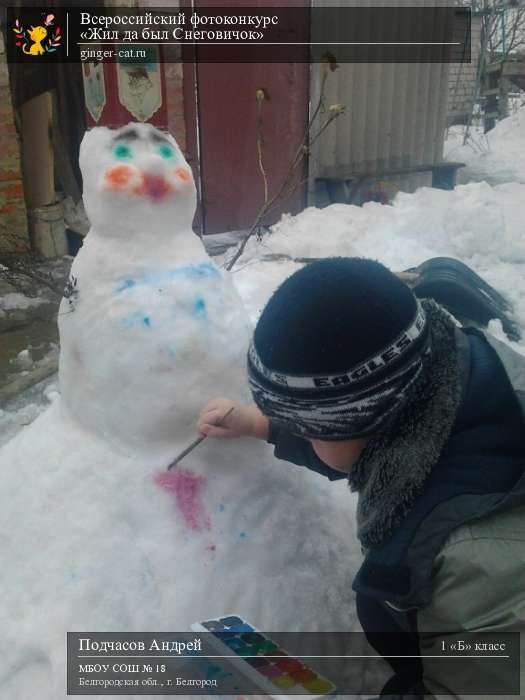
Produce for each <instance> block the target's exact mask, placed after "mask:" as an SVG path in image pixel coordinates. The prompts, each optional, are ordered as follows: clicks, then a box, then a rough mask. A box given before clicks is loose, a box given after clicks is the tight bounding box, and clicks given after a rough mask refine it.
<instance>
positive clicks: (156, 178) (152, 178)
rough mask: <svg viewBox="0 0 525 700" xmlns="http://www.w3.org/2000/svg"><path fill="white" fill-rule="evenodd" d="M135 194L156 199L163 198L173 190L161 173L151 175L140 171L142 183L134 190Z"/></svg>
mask: <svg viewBox="0 0 525 700" xmlns="http://www.w3.org/2000/svg"><path fill="white" fill-rule="evenodd" d="M135 192H136V194H140V195H145V196H147V197H151V199H153V200H155V201H158V200H160V199H164V197H166V196H167V195H169V194H171V193H172V192H173V188H172V186H171V185H170V184H169V182H167V181H166V180H165V179H164V177H162V175H151V174H149V173H142V183H141V184H140V186H139V187H137V189H136V190H135Z"/></svg>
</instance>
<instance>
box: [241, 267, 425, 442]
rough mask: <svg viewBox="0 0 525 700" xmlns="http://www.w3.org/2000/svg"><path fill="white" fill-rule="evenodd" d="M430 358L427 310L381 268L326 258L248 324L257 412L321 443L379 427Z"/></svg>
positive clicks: (290, 283)
mask: <svg viewBox="0 0 525 700" xmlns="http://www.w3.org/2000/svg"><path fill="white" fill-rule="evenodd" d="M429 353H430V333H429V328H428V323H427V321H426V317H425V312H424V310H423V308H422V306H421V303H420V302H419V300H418V299H417V298H416V297H415V296H414V294H413V293H412V291H411V290H410V289H409V288H408V287H407V286H406V285H405V284H404V283H403V282H402V281H401V280H400V279H399V278H398V277H396V276H395V275H394V274H393V273H392V272H390V270H388V269H387V268H386V267H385V266H384V265H381V264H380V263H378V262H376V261H374V260H367V259H364V258H326V259H324V260H321V261H318V262H314V263H311V264H310V265H307V266H306V267H304V268H302V269H301V270H299V271H297V272H296V273H294V274H293V275H291V277H289V278H288V279H287V280H285V282H284V283H283V284H281V286H280V287H279V288H278V289H277V290H276V291H275V292H274V294H273V296H272V297H271V299H270V300H269V302H268V303H267V305H266V307H265V308H264V310H263V312H262V314H261V317H260V319H259V321H258V323H257V326H256V328H255V332H254V336H253V339H252V343H251V344H250V349H249V352H248V374H249V380H250V387H251V390H252V393H253V397H254V400H255V402H256V404H257V405H258V406H259V408H260V409H261V411H262V412H263V413H264V414H265V415H266V416H268V417H269V418H271V419H273V420H274V421H275V422H277V423H278V424H281V425H283V427H286V428H287V429H288V430H290V431H291V432H294V433H298V434H302V435H306V436H309V437H317V438H319V439H322V440H345V439H353V438H356V437H362V436H365V435H371V434H372V433H375V432H377V431H378V430H381V429H382V428H383V427H384V426H386V425H387V424H388V423H389V421H390V419H391V417H392V416H393V415H395V413H396V412H397V410H398V409H399V408H400V406H402V405H403V404H404V402H405V400H406V398H407V396H408V394H409V390H410V388H411V387H412V385H413V384H414V382H415V381H416V380H417V378H418V377H419V376H420V374H421V372H422V368H423V357H424V356H425V355H428V354H429Z"/></svg>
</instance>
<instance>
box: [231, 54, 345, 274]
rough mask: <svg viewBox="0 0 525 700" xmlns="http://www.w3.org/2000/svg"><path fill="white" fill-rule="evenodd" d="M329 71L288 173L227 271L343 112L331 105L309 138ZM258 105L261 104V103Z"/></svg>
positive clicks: (294, 183) (292, 186)
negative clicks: (323, 135) (299, 167)
mask: <svg viewBox="0 0 525 700" xmlns="http://www.w3.org/2000/svg"><path fill="white" fill-rule="evenodd" d="M329 70H330V67H329V65H328V64H326V65H325V68H324V72H323V77H322V81H321V90H320V95H319V100H318V102H317V105H316V108H315V109H314V111H313V113H312V116H311V118H310V120H309V122H308V125H307V127H306V130H305V132H304V135H303V137H302V139H301V141H300V144H299V146H298V148H297V151H296V153H295V156H294V158H293V160H292V162H291V163H290V166H289V168H288V171H287V173H286V175H285V177H284V179H283V181H282V183H281V186H280V187H279V189H278V191H277V192H276V194H274V195H273V197H271V198H270V199H269V200H265V202H264V204H263V205H262V206H261V208H260V209H259V212H258V213H257V216H256V217H255V221H254V222H253V224H252V226H251V227H250V229H249V230H248V233H246V235H245V236H244V238H243V239H242V241H241V243H240V244H239V247H238V248H237V251H236V252H235V254H234V255H233V257H232V258H231V260H229V262H228V263H227V265H226V267H225V269H226V270H228V271H229V270H231V269H232V268H233V266H234V265H235V263H236V262H237V260H238V259H239V258H240V257H241V255H242V254H243V253H244V250H245V248H246V244H247V243H248V241H249V240H250V238H251V237H252V236H253V234H254V233H255V231H256V230H257V229H258V228H259V226H260V224H261V222H262V220H263V219H264V217H265V216H267V214H268V212H269V211H271V210H272V208H273V207H274V206H275V205H276V203H277V202H280V201H281V200H282V199H283V197H284V193H286V197H288V196H290V195H291V194H292V193H293V192H294V190H295V189H296V188H297V186H298V184H299V183H298V182H297V181H294V176H295V171H296V169H297V166H298V165H299V164H300V163H302V162H303V160H304V158H305V156H306V155H307V153H309V151H310V146H311V145H312V144H313V143H315V142H316V141H317V139H318V138H319V137H320V136H321V134H322V133H323V132H324V131H325V129H326V128H327V127H328V126H329V124H331V123H332V122H333V121H334V120H335V119H337V118H338V117H339V116H340V115H341V114H342V113H343V112H344V107H343V106H342V105H333V106H332V107H331V108H330V110H331V111H330V114H329V116H328V117H327V118H326V119H325V121H324V122H323V123H322V124H321V126H320V127H319V129H318V131H317V133H316V134H315V135H314V136H313V137H311V138H310V132H311V130H312V127H313V124H314V121H315V119H316V118H317V115H318V114H319V112H320V111H321V109H322V108H323V107H324V88H325V83H326V79H327V76H328V71H329ZM259 104H261V102H260V103H259ZM307 144H309V145H307Z"/></svg>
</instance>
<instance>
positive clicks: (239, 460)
mask: <svg viewBox="0 0 525 700" xmlns="http://www.w3.org/2000/svg"><path fill="white" fill-rule="evenodd" d="M80 163H81V168H82V173H83V180H84V200H85V206H86V210H87V213H88V216H89V218H90V221H91V224H92V228H91V230H90V232H89V234H88V236H87V238H86V241H85V244H84V246H83V248H82V249H81V250H80V252H79V254H78V256H77V258H76V259H75V261H74V264H73V267H72V271H71V278H70V280H69V284H68V286H67V291H66V296H65V298H64V300H63V302H62V305H61V309H60V316H59V325H60V337H61V356H60V391H61V398H60V400H59V401H57V402H56V403H55V404H54V405H53V406H52V407H51V408H50V409H49V410H48V411H47V412H46V413H44V414H42V415H41V416H40V417H39V418H38V419H37V420H36V421H35V422H34V423H33V424H32V425H30V426H29V427H28V428H26V429H25V430H24V431H22V432H21V433H19V434H18V435H17V436H16V437H15V438H14V439H13V440H11V441H10V442H9V443H8V444H7V445H6V446H5V447H4V448H3V449H2V451H1V452H0V470H1V472H2V480H3V491H4V493H5V494H8V495H7V496H4V499H3V503H2V508H1V509H0V547H1V552H2V562H3V564H2V570H1V571H0V598H1V599H2V601H3V603H4V604H3V605H2V606H1V607H0V626H1V627H2V635H1V636H0V658H2V664H0V696H1V697H9V698H11V699H12V700H17V699H18V698H23V699H24V700H25V698H28V697H33V696H34V691H35V688H38V695H39V698H40V700H58V699H60V698H64V699H65V697H66V690H65V678H66V641H65V640H66V633H67V632H68V631H76V632H83V633H86V636H87V635H88V633H89V632H90V631H92V632H94V631H97V632H104V631H107V632H122V633H125V632H127V631H135V632H139V631H141V630H148V631H158V632H163V631H164V632H184V631H189V630H190V628H191V626H192V624H193V623H195V622H199V621H205V620H210V619H217V618H219V617H221V616H225V615H239V616H240V617H241V618H242V619H245V620H248V621H249V622H250V623H251V624H253V625H254V626H255V627H258V628H259V629H262V630H268V631H273V632H275V631H301V630H304V631H317V630H324V631H351V630H358V629H359V627H358V625H357V622H356V616H355V606H354V601H353V596H352V592H351V580H352V575H353V573H354V572H355V571H356V569H357V567H358V566H359V563H360V562H359V559H360V556H359V555H356V553H355V551H354V550H355V544H354V542H355V534H354V516H353V509H354V508H353V502H352V498H353V497H352V496H351V494H349V493H348V491H347V489H346V488H345V487H344V485H342V484H341V482H335V483H330V482H328V481H327V480H325V479H323V478H322V477H320V476H318V475H317V474H313V473H311V472H308V471H307V470H305V469H303V468H301V467H296V466H293V465H288V464H286V463H284V462H278V461H277V460H275V458H274V457H273V453H272V448H271V447H270V446H269V445H266V444H265V443H262V442H260V441H255V440H249V439H245V440H238V441H217V440H214V439H213V438H208V439H207V440H205V441H204V442H203V443H202V444H201V445H200V446H199V447H198V448H197V449H195V450H194V451H193V452H192V453H191V454H189V455H188V456H187V457H186V458H185V459H184V461H183V463H181V464H180V465H177V467H176V468H175V469H174V470H172V471H171V472H170V480H169V482H168V481H166V467H167V465H168V464H169V462H170V461H171V460H172V459H173V457H174V456H175V455H177V454H178V453H179V452H180V451H181V450H182V449H183V448H184V447H186V446H187V444H188V443H189V442H191V441H192V440H193V439H194V437H196V436H195V433H194V431H195V420H196V418H197V415H198V413H199V411H200V409H201V407H202V405H203V404H204V403H205V402H206V401H207V400H208V399H209V398H210V397H213V396H218V395H225V396H228V397H230V398H232V399H236V400H243V399H247V397H246V386H247V381H246V369H245V362H246V359H245V358H246V348H247V344H248V339H249V335H250V328H249V324H248V322H247V320H246V317H245V313H244V310H243V307H242V303H241V302H240V300H239V297H238V296H237V294H236V292H235V289H234V287H233V285H232V283H231V281H230V279H229V278H228V276H227V275H226V274H225V273H223V272H222V271H220V270H219V269H218V268H217V267H216V265H214V263H213V262H212V261H211V260H210V258H209V257H208V256H207V254H206V252H205V250H204V247H203V245H202V243H201V241H200V240H199V238H198V237H197V236H196V235H194V234H193V232H192V230H191V222H192V218H193V214H194V210H195V201H196V194H195V185H194V182H193V179H192V175H191V171H190V168H189V166H188V164H187V162H186V161H185V159H184V157H183V155H182V153H181V151H180V149H179V147H178V146H177V144H176V142H175V140H174V139H173V138H172V137H171V136H170V135H169V134H166V133H164V132H161V131H159V130H157V129H155V128H154V127H152V126H151V125H147V124H129V125H127V126H125V127H122V128H121V129H119V130H116V131H112V130H109V129H106V128H94V129H92V130H91V131H90V132H88V133H87V134H86V135H85V137H84V140H83V142H82V146H81V154H80ZM125 697H128V698H132V697H135V696H134V695H133V693H132V692H130V693H129V695H127V696H125ZM137 697H142V698H144V697H146V696H144V695H140V696H137ZM152 697H153V696H152Z"/></svg>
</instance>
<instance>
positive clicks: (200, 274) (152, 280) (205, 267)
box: [115, 262, 220, 294]
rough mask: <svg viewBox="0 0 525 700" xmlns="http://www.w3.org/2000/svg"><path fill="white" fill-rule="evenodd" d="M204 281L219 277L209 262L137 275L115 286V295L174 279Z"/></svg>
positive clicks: (218, 273) (216, 270) (217, 271)
mask: <svg viewBox="0 0 525 700" xmlns="http://www.w3.org/2000/svg"><path fill="white" fill-rule="evenodd" d="M181 277H182V278H184V277H185V278H187V279H205V278H212V277H220V272H219V270H218V269H217V268H216V267H215V265H213V263H211V262H205V263H199V264H198V265H187V266H185V267H176V268H174V269H172V270H159V271H158V272H155V273H139V274H138V275H136V279H129V278H128V279H125V280H122V282H121V283H120V284H119V285H118V286H117V288H116V290H115V291H116V293H117V294H120V293H122V292H127V291H129V290H130V289H133V288H134V287H136V286H137V284H144V285H152V286H153V285H155V286H158V285H159V284H160V285H162V284H166V283H168V282H171V281H172V280H175V279H180V278H181Z"/></svg>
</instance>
